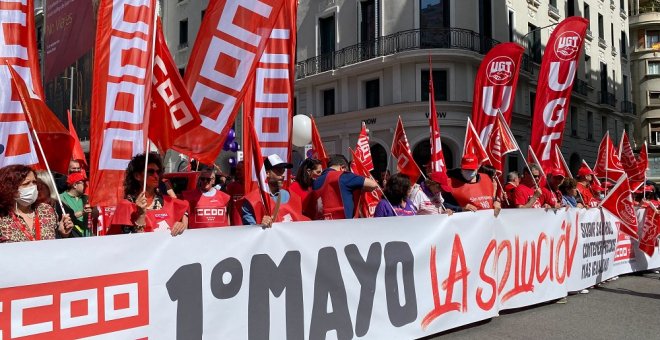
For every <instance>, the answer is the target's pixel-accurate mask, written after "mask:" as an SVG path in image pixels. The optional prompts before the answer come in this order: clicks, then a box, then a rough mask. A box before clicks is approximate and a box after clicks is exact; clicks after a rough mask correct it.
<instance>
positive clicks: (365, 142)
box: [355, 122, 374, 171]
mask: <svg viewBox="0 0 660 340" xmlns="http://www.w3.org/2000/svg"><path fill="white" fill-rule="evenodd" d="M355 155H356V156H357V158H356V159H359V160H360V162H362V164H363V165H364V168H365V169H366V170H367V171H372V170H373V169H374V161H373V159H372V158H371V147H370V146H369V133H367V125H366V124H365V123H364V122H362V130H360V135H359V136H358V140H357V147H356V148H355Z"/></svg>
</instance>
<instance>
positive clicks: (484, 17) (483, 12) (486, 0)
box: [479, 0, 493, 37]
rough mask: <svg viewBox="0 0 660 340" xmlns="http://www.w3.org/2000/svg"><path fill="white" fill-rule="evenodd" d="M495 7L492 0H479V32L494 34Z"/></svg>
mask: <svg viewBox="0 0 660 340" xmlns="http://www.w3.org/2000/svg"><path fill="white" fill-rule="evenodd" d="M492 12H493V9H492V4H491V0H479V32H481V35H482V36H485V37H492V36H493V13H492Z"/></svg>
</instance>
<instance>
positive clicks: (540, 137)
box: [531, 17, 589, 172]
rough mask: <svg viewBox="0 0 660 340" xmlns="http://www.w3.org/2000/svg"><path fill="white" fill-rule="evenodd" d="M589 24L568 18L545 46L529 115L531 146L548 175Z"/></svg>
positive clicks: (562, 128) (576, 18)
mask: <svg viewBox="0 0 660 340" xmlns="http://www.w3.org/2000/svg"><path fill="white" fill-rule="evenodd" d="M588 24H589V21H588V20H587V19H584V18H581V17H570V18H567V19H565V20H564V21H562V22H561V23H560V24H559V25H557V27H555V29H554V31H552V35H550V39H549V40H548V43H547V44H546V46H547V47H546V49H545V53H544V54H543V61H542V63H541V70H540V72H539V80H538V85H537V87H536V104H535V106H534V114H533V115H532V117H534V118H533V122H532V137H531V145H532V149H533V150H534V153H535V154H536V155H537V156H538V157H539V159H540V161H541V164H540V165H541V167H542V168H543V169H544V170H545V171H546V172H548V171H549V170H550V168H551V167H552V157H551V156H552V150H554V149H555V145H559V146H561V142H562V136H563V134H564V126H565V125H566V116H567V115H568V108H569V107H570V101H571V90H572V89H573V82H574V81H575V79H576V77H575V73H576V72H577V69H578V60H579V58H580V52H581V51H582V45H583V44H584V35H585V32H586V30H587V25H588Z"/></svg>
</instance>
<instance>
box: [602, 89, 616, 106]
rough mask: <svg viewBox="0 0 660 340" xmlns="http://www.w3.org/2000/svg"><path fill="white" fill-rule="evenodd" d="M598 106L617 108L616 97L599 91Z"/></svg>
mask: <svg viewBox="0 0 660 340" xmlns="http://www.w3.org/2000/svg"><path fill="white" fill-rule="evenodd" d="M598 104H602V105H607V106H611V107H612V108H615V107H616V95H615V94H614V93H610V92H603V91H598Z"/></svg>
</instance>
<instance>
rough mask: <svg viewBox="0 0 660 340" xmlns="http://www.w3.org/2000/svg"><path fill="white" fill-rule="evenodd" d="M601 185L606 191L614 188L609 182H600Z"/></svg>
mask: <svg viewBox="0 0 660 340" xmlns="http://www.w3.org/2000/svg"><path fill="white" fill-rule="evenodd" d="M601 183H603V187H604V188H606V189H607V188H611V187H613V186H614V183H612V182H610V181H602V182H601Z"/></svg>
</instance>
